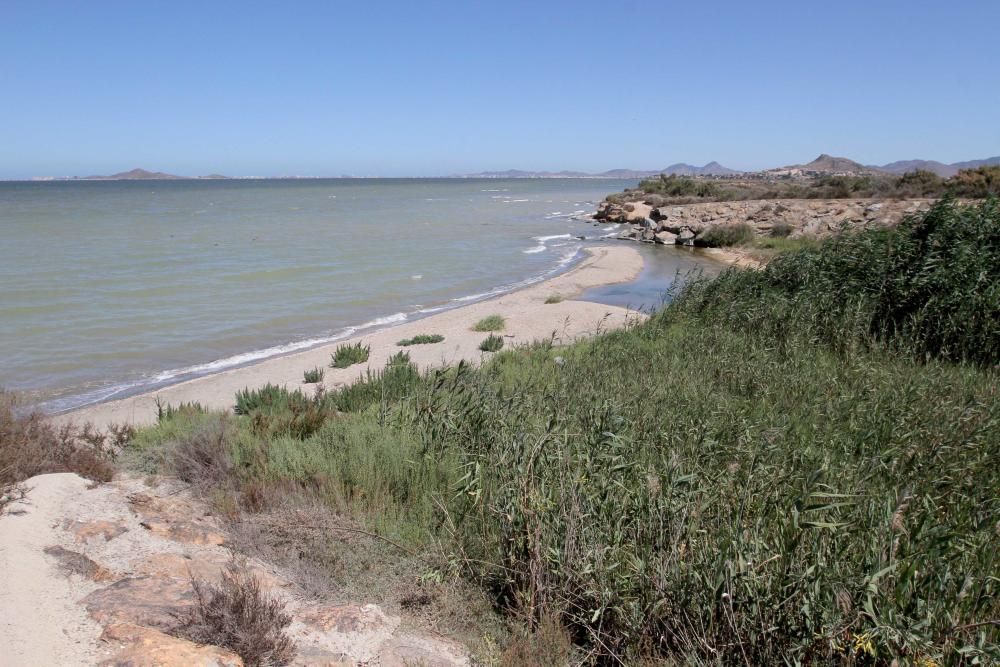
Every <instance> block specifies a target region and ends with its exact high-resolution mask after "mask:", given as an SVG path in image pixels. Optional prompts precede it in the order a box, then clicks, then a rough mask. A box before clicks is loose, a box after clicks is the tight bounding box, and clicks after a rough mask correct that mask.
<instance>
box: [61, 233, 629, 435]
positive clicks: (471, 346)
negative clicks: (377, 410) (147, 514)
mask: <svg viewBox="0 0 1000 667" xmlns="http://www.w3.org/2000/svg"><path fill="white" fill-rule="evenodd" d="M587 252H588V253H589V256H588V257H586V258H585V259H584V260H583V261H582V262H580V264H578V265H577V266H575V267H573V268H572V269H570V270H569V271H567V272H566V273H563V274H560V275H558V276H555V277H553V278H551V279H549V280H546V281H544V282H541V283H538V284H536V285H532V286H529V287H526V288H524V289H521V290H518V291H515V292H511V293H509V294H504V295H502V296H500V297H497V298H494V299H490V300H487V301H481V302H478V303H474V304H470V305H468V306H463V307H460V308H456V309H454V310H448V311H444V312H441V313H437V314H434V315H431V316H429V317H426V318H424V319H420V320H415V321H412V322H405V323H402V324H399V325H396V326H393V327H389V328H386V329H380V330H377V331H373V332H370V333H367V334H365V335H362V336H356V337H353V338H348V339H345V340H342V341H337V342H335V343H330V344H328V345H322V346H319V347H316V348H313V349H310V350H306V351H303V352H297V353H294V354H289V355H286V356H281V357H275V358H272V359H267V360H264V361H261V362H258V363H255V364H252V365H249V366H244V367H241V368H234V369H231V370H227V371H223V372H220V373H216V374H213V375H207V376H204V377H199V378H196V379H193V380H188V381H186V382H182V383H179V384H176V385H172V386H169V387H164V388H162V389H157V390H156V391H152V392H149V393H144V394H138V395H135V396H130V397H128V398H124V399H121V400H116V401H109V402H106V403H98V404H95V405H90V406H86V407H83V408H80V409H79V410H74V411H71V412H67V413H64V414H61V415H57V416H54V417H53V421H55V422H56V423H57V424H65V423H76V424H84V423H88V422H89V423H91V424H93V425H94V426H96V427H98V428H101V429H104V428H106V427H107V426H108V425H109V424H125V423H130V424H134V425H146V424H151V423H153V422H155V420H156V405H157V400H159V401H161V402H163V403H165V404H172V405H177V404H180V403H185V402H192V401H197V402H198V403H201V405H203V406H205V407H207V408H214V409H228V408H231V407H232V406H233V402H234V396H235V395H236V392H238V391H240V390H241V389H244V388H247V387H249V388H255V387H260V386H263V385H265V384H267V383H269V382H270V383H272V384H278V385H284V386H286V387H288V388H289V389H292V388H297V387H301V388H303V389H304V390H306V391H312V390H313V387H314V385H306V384H303V380H302V374H303V372H304V371H305V370H307V369H311V368H313V367H316V366H319V367H320V368H324V369H325V377H324V380H323V384H324V385H325V386H326V387H327V388H330V389H332V388H336V387H338V386H343V385H344V384H348V383H350V382H353V381H354V380H356V379H357V378H358V377H361V376H363V375H364V374H365V373H366V371H367V370H369V369H372V370H379V369H381V368H382V367H384V366H385V363H386V361H387V360H388V359H389V358H390V357H391V356H392V355H393V354H395V353H396V352H398V351H400V350H406V351H407V352H409V354H410V358H411V359H412V360H413V362H414V363H416V364H417V365H418V366H419V367H420V368H422V369H426V368H434V367H442V366H448V365H453V364H456V363H458V362H459V361H461V360H466V361H469V362H473V363H478V362H479V361H481V360H482V359H483V358H484V357H487V356H489V353H484V352H481V351H480V350H479V344H480V342H482V340H483V339H484V338H486V336H487V335H488V334H484V333H479V332H474V331H471V327H472V326H473V325H474V324H475V323H476V322H477V321H479V320H480V319H482V318H483V317H486V316H487V315H493V314H498V315H502V316H503V317H504V318H506V327H505V329H504V331H503V332H502V333H503V334H504V336H505V338H506V341H505V342H506V346H507V347H510V346H513V345H519V344H524V343H530V342H532V341H536V340H542V339H549V338H553V339H554V340H555V342H556V343H562V344H564V343H568V342H571V341H573V340H575V339H578V338H581V337H586V336H591V335H594V334H595V333H597V332H598V331H607V330H609V329H614V328H617V327H621V326H623V325H624V324H625V322H627V321H628V320H629V319H633V318H641V317H643V315H642V314H640V313H637V312H635V311H631V310H628V309H625V308H619V307H615V306H606V305H603V304H598V303H591V302H587V301H578V300H574V297H576V296H578V295H579V294H580V293H581V292H583V290H586V289H589V288H591V287H597V286H600V285H610V284H615V283H623V282H628V281H630V280H633V279H634V278H635V277H636V276H637V275H638V274H639V272H640V271H641V270H642V266H643V260H642V257H641V256H640V254H639V253H638V252H637V251H636V250H635V248H632V247H625V246H599V247H595V248H589V249H588V250H587ZM552 295H559V296H560V297H562V298H563V300H562V301H560V302H559V303H552V304H546V303H545V300H546V299H547V298H548V297H550V296H552ZM417 334H440V335H442V336H444V337H445V340H444V341H443V342H441V343H436V344H431V345H413V346H410V347H405V348H404V347H399V346H397V345H396V342H397V341H399V340H401V339H404V338H410V337H412V336H414V335H417ZM354 342H361V343H364V344H365V345H369V346H370V347H371V354H370V357H369V360H368V362H367V363H364V364H357V365H354V366H351V367H350V368H344V369H334V368H329V364H330V355H331V353H332V352H333V351H334V350H335V349H336V348H337V347H338V346H339V345H343V344H345V343H354Z"/></svg>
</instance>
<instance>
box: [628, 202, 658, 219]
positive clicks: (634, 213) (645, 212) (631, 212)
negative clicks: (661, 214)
mask: <svg viewBox="0 0 1000 667" xmlns="http://www.w3.org/2000/svg"><path fill="white" fill-rule="evenodd" d="M629 207H631V208H629ZM625 211H626V213H625V221H626V222H639V221H641V220H644V219H645V218H648V217H649V214H650V213H651V212H652V211H653V207H652V206H650V205H649V204H643V203H642V202H633V203H631V204H625Z"/></svg>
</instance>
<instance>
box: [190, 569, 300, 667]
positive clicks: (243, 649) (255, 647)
mask: <svg viewBox="0 0 1000 667" xmlns="http://www.w3.org/2000/svg"><path fill="white" fill-rule="evenodd" d="M191 583H192V588H193V589H194V599H195V604H194V605H193V606H192V607H191V609H190V611H188V612H187V614H186V616H184V617H183V619H182V624H181V625H180V627H179V628H178V629H177V634H179V635H180V636H182V637H185V638H186V639H190V640H191V641H193V642H196V643H198V644H210V645H213V646H221V647H223V648H227V649H229V650H231V651H232V652H233V653H235V654H236V655H238V656H240V657H241V658H242V659H243V664H244V665H246V666H247V667H272V666H273V667H280V666H282V665H287V664H289V663H291V662H292V660H293V659H294V658H295V653H296V650H295V643H294V642H293V641H292V639H291V637H289V636H288V634H287V633H286V630H287V628H288V626H289V625H291V623H292V617H291V616H290V615H289V614H288V613H287V612H286V611H285V607H284V604H283V603H282V602H281V601H280V600H277V599H275V598H273V597H271V596H270V595H269V594H268V593H266V592H265V591H264V590H263V589H262V588H261V584H260V580H259V579H258V578H257V576H256V575H255V574H254V573H253V572H252V571H251V570H250V568H249V567H248V566H247V565H246V563H241V562H237V561H233V562H230V563H229V565H228V566H227V567H226V569H225V570H223V572H222V574H221V578H220V581H219V583H218V584H214V583H211V582H206V581H202V580H199V579H192V582H191Z"/></svg>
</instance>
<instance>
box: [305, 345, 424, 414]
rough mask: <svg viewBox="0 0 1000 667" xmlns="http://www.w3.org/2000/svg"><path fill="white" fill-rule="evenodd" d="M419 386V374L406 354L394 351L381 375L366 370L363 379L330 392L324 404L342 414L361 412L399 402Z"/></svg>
mask: <svg viewBox="0 0 1000 667" xmlns="http://www.w3.org/2000/svg"><path fill="white" fill-rule="evenodd" d="M419 385H420V372H419V371H418V370H417V367H416V365H415V364H413V363H412V362H411V361H410V356H409V355H408V354H407V353H406V352H397V353H396V354H394V355H393V356H392V357H391V358H390V359H389V361H388V362H387V363H386V365H385V368H383V369H382V370H381V371H380V372H377V373H376V372H372V371H371V370H369V371H368V372H367V373H366V375H365V377H364V378H362V379H360V380H358V381H357V382H354V383H352V384H350V385H348V386H346V387H343V388H341V389H338V390H337V391H334V392H330V393H329V394H327V396H326V398H325V402H326V404H327V405H328V406H330V407H331V408H333V409H336V410H339V411H342V412H360V411H362V410H365V409H366V408H368V407H371V406H372V405H381V404H383V403H391V402H396V401H401V400H403V399H406V398H408V397H410V396H412V395H413V393H414V392H415V390H416V388H417V387H418V386H419Z"/></svg>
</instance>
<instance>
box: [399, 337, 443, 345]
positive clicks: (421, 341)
mask: <svg viewBox="0 0 1000 667" xmlns="http://www.w3.org/2000/svg"><path fill="white" fill-rule="evenodd" d="M443 340H444V336H442V335H441V334H417V335H416V336H414V337H413V338H404V339H403V340H401V341H399V342H398V343H396V345H399V346H400V347H409V346H410V345H431V344H433V343H440V342H441V341H443Z"/></svg>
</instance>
